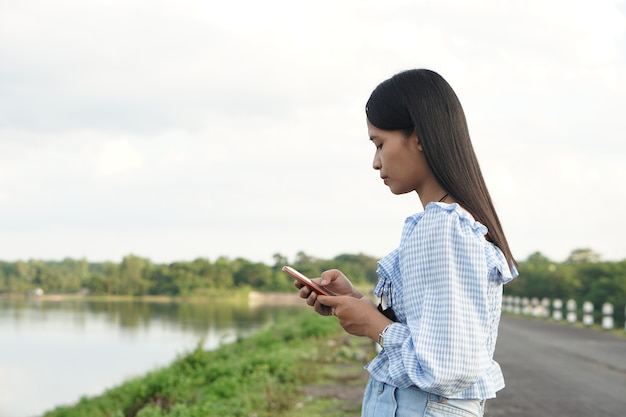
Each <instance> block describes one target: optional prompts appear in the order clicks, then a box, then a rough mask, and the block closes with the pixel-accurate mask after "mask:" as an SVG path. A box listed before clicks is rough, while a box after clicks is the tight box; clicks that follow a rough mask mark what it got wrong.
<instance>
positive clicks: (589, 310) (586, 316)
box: [583, 301, 593, 327]
mask: <svg viewBox="0 0 626 417" xmlns="http://www.w3.org/2000/svg"><path fill="white" fill-rule="evenodd" d="M583 324H584V325H585V326H587V327H589V326H592V325H593V303H592V302H591V301H585V302H584V303H583Z"/></svg>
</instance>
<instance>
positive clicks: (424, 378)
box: [366, 203, 517, 400]
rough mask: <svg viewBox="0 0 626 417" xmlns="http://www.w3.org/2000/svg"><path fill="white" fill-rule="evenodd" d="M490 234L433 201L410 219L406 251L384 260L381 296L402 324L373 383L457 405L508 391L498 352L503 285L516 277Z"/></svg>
mask: <svg viewBox="0 0 626 417" xmlns="http://www.w3.org/2000/svg"><path fill="white" fill-rule="evenodd" d="M486 233H487V228H486V227H485V226H484V225H482V224H480V223H479V222H477V221H475V220H474V218H473V217H472V216H471V215H470V214H469V213H468V212H466V211H465V210H463V209H462V208H461V207H460V206H459V205H458V204H446V203H430V204H428V206H427V207H426V209H425V210H424V211H423V212H421V213H418V214H415V215H413V216H411V217H409V218H407V219H406V222H405V225H404V229H403V231H402V237H401V240H400V246H399V247H398V249H396V250H394V251H393V252H391V253H390V254H389V255H387V256H386V257H384V258H383V259H381V260H380V261H379V262H378V270H377V272H378V275H379V277H380V280H379V282H378V285H377V286H376V289H375V293H376V295H377V296H378V297H381V298H384V299H385V301H386V304H387V306H389V307H392V308H393V310H394V312H395V313H396V316H397V317H398V322H397V323H394V324H392V325H391V326H389V328H388V329H387V332H386V333H385V339H384V340H385V341H384V347H383V349H382V350H381V351H380V352H379V354H378V356H377V357H376V358H374V360H372V361H371V362H370V363H369V364H368V365H367V366H366V369H367V370H368V371H369V372H370V375H371V377H372V378H374V379H376V380H378V381H381V382H385V383H387V384H390V385H393V386H396V387H398V388H407V387H410V386H417V387H418V388H420V389H421V390H423V391H426V392H431V393H433V394H437V395H441V396H444V397H447V398H458V399H481V400H484V399H488V398H493V397H495V396H496V392H497V391H498V390H500V389H502V388H503V387H504V378H503V376H502V371H501V370H500V366H499V365H498V363H497V362H495V361H494V360H493V353H494V350H495V346H496V338H497V335H498V324H499V322H500V313H501V307H502V285H503V284H504V283H507V282H509V281H511V280H512V279H513V278H515V277H516V276H517V271H516V270H515V267H513V266H509V265H508V263H507V261H506V259H505V257H504V255H503V253H502V251H501V250H500V249H499V248H498V247H496V246H495V245H493V244H492V243H490V242H488V241H487V240H486V239H485V234H486Z"/></svg>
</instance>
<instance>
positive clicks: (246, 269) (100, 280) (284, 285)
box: [0, 252, 377, 297]
mask: <svg viewBox="0 0 626 417" xmlns="http://www.w3.org/2000/svg"><path fill="white" fill-rule="evenodd" d="M274 261H275V263H274V265H271V266H270V265H266V264H264V263H259V262H251V261H248V260H246V259H243V258H236V259H228V258H226V257H220V258H217V259H216V260H215V261H213V262H211V261H210V260H209V259H206V258H198V259H195V260H193V261H180V262H173V263H170V264H155V263H153V262H151V261H150V260H149V259H147V258H143V257H139V256H136V255H127V256H125V257H124V258H123V259H122V261H121V262H120V263H114V262H101V263H93V262H88V261H87V260H86V259H79V260H76V259H71V258H67V259H64V260H62V261H43V260H28V261H21V260H20V261H16V262H3V261H0V294H24V293H25V294H29V293H34V292H35V291H36V290H43V292H44V293H45V294H71V293H77V292H85V293H89V294H90V295H132V296H145V295H166V296H180V297H188V296H202V295H204V294H206V293H208V292H210V291H211V290H230V289H238V288H244V289H245V288H248V289H254V290H259V291H287V290H293V289H294V287H293V279H292V278H290V277H289V276H288V275H287V274H285V273H284V272H282V271H281V268H282V266H283V265H287V264H290V265H292V266H294V267H296V268H297V269H299V270H300V271H301V272H303V273H305V274H307V275H309V276H319V274H320V273H321V272H322V271H324V270H326V269H331V268H339V269H341V270H342V271H344V272H345V273H346V274H347V275H348V276H350V278H351V279H352V280H353V282H354V283H355V284H367V283H375V282H376V262H377V259H376V258H373V257H371V256H367V255H363V254H358V255H349V254H344V255H339V256H337V257H335V258H333V259H330V260H324V259H319V258H315V257H312V256H308V255H307V254H305V253H304V252H300V253H298V254H297V255H296V257H295V259H293V262H291V263H290V262H289V260H288V259H287V257H285V256H283V255H281V254H279V253H277V254H275V255H274Z"/></svg>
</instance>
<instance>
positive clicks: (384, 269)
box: [296, 69, 517, 417]
mask: <svg viewBox="0 0 626 417" xmlns="http://www.w3.org/2000/svg"><path fill="white" fill-rule="evenodd" d="M366 115H367V128H368V133H369V137H370V139H371V141H372V142H373V143H374V145H375V146H376V153H375V156H374V162H373V167H374V169H375V170H377V171H379V173H380V177H381V178H382V179H383V181H384V183H385V185H387V186H388V187H389V189H390V190H391V192H392V193H394V194H405V193H409V192H413V191H415V192H416V193H417V195H418V196H419V199H420V201H421V204H422V206H423V208H424V210H423V211H422V212H419V213H417V214H415V215H413V216H410V217H409V218H407V219H406V222H405V225H404V229H403V231H402V235H401V239H400V245H399V247H398V248H397V249H396V250H394V251H393V252H391V253H390V254H389V255H387V256H386V257H384V258H383V259H381V260H380V261H379V263H378V270H377V272H378V275H379V277H380V280H379V282H378V285H377V286H376V289H375V291H374V292H375V294H376V295H377V296H378V297H380V299H381V304H380V305H379V306H378V308H377V307H376V306H375V305H374V303H372V302H371V301H370V299H369V298H368V297H364V296H363V294H361V293H359V292H358V291H357V290H356V289H355V288H354V287H353V286H352V284H351V283H350V281H349V280H348V279H347V278H346V277H345V276H344V275H343V274H342V273H341V272H340V271H338V270H330V271H325V272H324V273H322V274H321V277H320V278H318V279H317V280H316V282H318V283H319V284H320V285H322V286H324V287H327V288H328V289H330V290H331V291H333V292H334V293H335V294H337V296H335V297H332V296H321V295H317V294H316V293H314V292H311V291H309V290H308V289H307V288H306V287H302V285H301V284H298V283H296V286H297V287H298V288H300V296H301V297H302V298H306V299H307V304H309V305H311V306H314V307H315V310H316V311H317V312H318V313H319V314H322V315H331V314H333V315H335V316H337V317H338V318H339V322H340V323H341V326H343V328H344V329H345V330H346V331H347V332H348V333H350V334H353V335H356V336H366V337H369V338H371V339H372V340H374V341H376V342H378V343H379V344H380V345H381V347H382V350H381V351H380V352H379V354H378V356H377V357H376V358H374V360H372V361H371V362H370V363H369V364H368V365H367V366H366V369H367V370H368V371H369V373H370V380H369V383H368V386H367V388H366V391H365V395H364V398H363V416H377V417H378V416H407V415H411V416H421V415H428V416H448V415H455V416H458V415H462V416H463V415H466V416H482V415H483V412H484V403H485V400H487V399H489V398H494V397H495V396H496V392H497V391H498V390H500V389H502V388H503V387H504V379H503V376H502V372H501V370H500V366H499V365H498V364H497V363H496V362H495V361H494V360H493V353H494V349H495V344H496V337H497V329H498V324H499V321H500V313H501V302H502V285H503V284H504V283H507V282H509V281H510V280H512V279H513V278H514V277H516V276H517V271H516V268H515V266H516V262H515V260H514V258H513V256H512V254H511V251H510V249H509V245H508V243H507V240H506V237H505V236H504V233H503V231H502V227H501V226H500V221H499V220H498V216H497V214H496V211H495V209H494V207H493V204H492V202H491V197H490V196H489V192H488V190H487V187H486V185H485V182H484V180H483V177H482V174H481V171H480V167H479V164H478V161H477V159H476V155H475V154H474V150H473V147H472V143H471V140H470V136H469V132H468V129H467V124H466V120H465V115H464V113H463V109H462V107H461V104H460V102H459V100H458V98H457V96H456V94H455V93H454V91H453V90H452V88H451V87H450V85H449V84H448V83H447V82H446V81H445V80H444V79H443V78H442V77H441V76H440V75H439V74H437V73H435V72H433V71H429V70H424V69H420V70H410V71H405V72H402V73H399V74H397V75H395V76H394V77H392V78H390V79H388V80H386V81H384V82H383V83H381V84H380V85H379V86H378V87H377V88H376V89H375V90H374V91H373V93H372V95H371V96H370V98H369V100H368V102H367V106H366Z"/></svg>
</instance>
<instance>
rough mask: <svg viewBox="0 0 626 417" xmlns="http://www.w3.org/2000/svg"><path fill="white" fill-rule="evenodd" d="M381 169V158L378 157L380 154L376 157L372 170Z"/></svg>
mask: <svg viewBox="0 0 626 417" xmlns="http://www.w3.org/2000/svg"><path fill="white" fill-rule="evenodd" d="M380 167H381V163H380V158H379V157H378V152H376V155H374V161H373V162H372V168H374V169H376V170H379V169H380Z"/></svg>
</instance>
